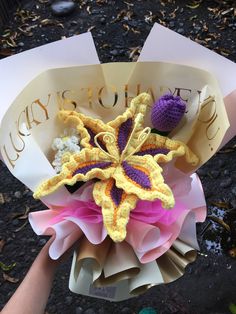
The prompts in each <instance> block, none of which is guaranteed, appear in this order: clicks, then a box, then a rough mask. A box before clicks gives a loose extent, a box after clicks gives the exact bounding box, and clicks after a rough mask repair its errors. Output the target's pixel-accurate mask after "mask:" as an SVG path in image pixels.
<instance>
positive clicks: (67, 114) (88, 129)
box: [58, 110, 113, 148]
mask: <svg viewBox="0 0 236 314" xmlns="http://www.w3.org/2000/svg"><path fill="white" fill-rule="evenodd" d="M58 117H59V119H60V120H62V121H63V122H64V123H72V124H73V125H75V126H76V128H77V131H78V133H79V135H80V138H81V141H80V145H81V146H83V147H86V148H91V147H95V145H94V141H93V139H94V136H95V135H97V134H98V133H100V132H113V129H112V128H111V127H109V126H108V125H106V124H105V123H103V122H102V121H101V120H99V119H93V118H91V117H88V116H85V115H84V114H82V113H79V112H76V111H69V110H61V111H60V112H59V114H58ZM103 144H104V143H103ZM101 145H102V144H101Z"/></svg>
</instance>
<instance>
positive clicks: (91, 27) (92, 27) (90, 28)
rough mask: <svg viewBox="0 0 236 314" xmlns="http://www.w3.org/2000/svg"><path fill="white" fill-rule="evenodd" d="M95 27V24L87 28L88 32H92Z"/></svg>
mask: <svg viewBox="0 0 236 314" xmlns="http://www.w3.org/2000/svg"><path fill="white" fill-rule="evenodd" d="M94 28H95V26H94V25H93V26H90V27H89V28H88V29H87V32H91V31H92V30H93V29H94Z"/></svg>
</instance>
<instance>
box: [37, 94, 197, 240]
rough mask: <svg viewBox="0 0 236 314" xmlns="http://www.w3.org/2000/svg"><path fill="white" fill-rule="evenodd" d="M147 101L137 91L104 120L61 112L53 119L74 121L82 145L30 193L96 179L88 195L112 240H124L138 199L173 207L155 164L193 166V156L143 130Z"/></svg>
mask: <svg viewBox="0 0 236 314" xmlns="http://www.w3.org/2000/svg"><path fill="white" fill-rule="evenodd" d="M150 101H151V98H150V96H149V95H148V94H146V93H143V94H140V95H139V96H137V97H136V98H134V99H133V100H132V102H131V105H130V107H129V108H128V109H127V110H126V111H125V112H124V113H123V114H122V115H120V116H118V117H117V118H116V119H114V120H113V121H110V122H109V123H107V124H105V123H103V122H102V121H101V120H98V119H93V118H91V117H87V116H85V115H83V114H81V113H77V112H74V111H61V112H60V113H59V117H60V118H61V119H62V120H63V121H64V122H73V123H76V124H77V131H78V133H79V135H80V138H81V142H80V145H81V146H83V147H84V148H83V149H82V150H81V152H80V153H74V154H73V155H71V156H70V159H69V161H68V162H65V163H64V165H63V167H62V171H61V173H60V174H59V175H57V176H55V177H53V178H51V179H49V180H47V181H45V182H43V183H42V184H41V185H40V186H39V188H38V189H37V190H36V191H35V194H34V196H35V197H36V198H39V197H42V196H45V195H47V194H49V193H52V192H54V191H55V190H56V189H58V188H59V187H60V186H62V185H64V184H68V185H74V184H75V183H76V182H77V181H88V180H91V179H94V178H97V179H99V180H100V181H98V182H96V183H95V185H94V189H93V197H94V200H95V202H96V204H97V205H99V206H101V208H102V215H103V222H104V225H105V227H106V229H107V232H108V234H109V235H110V237H111V238H112V239H113V240H114V241H115V242H119V241H123V240H124V239H125V237H126V225H127V222H128V220H129V213H130V211H131V210H132V209H133V208H134V207H135V206H136V203H137V201H138V200H139V199H141V200H148V201H153V200H156V199H159V200H160V201H161V204H162V206H163V207H164V208H171V207H173V206H174V203H175V202H174V197H173V194H172V191H171V189H170V188H169V187H168V185H167V184H165V183H164V179H163V177H162V174H161V172H162V168H161V167H160V165H159V163H160V162H164V163H165V162H168V161H170V160H172V159H173V158H174V157H178V156H184V155H185V158H186V160H187V162H190V163H192V164H194V165H195V164H197V162H198V158H197V157H196V156H195V155H194V154H193V153H192V152H191V151H190V150H189V149H188V147H187V146H186V145H185V144H183V143H181V142H177V141H173V140H171V139H168V138H167V137H163V136H160V135H157V134H150V132H151V129H150V128H149V127H146V128H144V114H145V112H146V109H147V107H148V105H149V104H150Z"/></svg>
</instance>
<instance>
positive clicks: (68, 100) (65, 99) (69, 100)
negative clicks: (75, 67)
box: [62, 90, 77, 110]
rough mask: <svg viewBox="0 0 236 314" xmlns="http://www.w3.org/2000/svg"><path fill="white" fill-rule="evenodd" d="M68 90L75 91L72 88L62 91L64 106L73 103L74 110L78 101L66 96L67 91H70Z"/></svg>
mask: <svg viewBox="0 0 236 314" xmlns="http://www.w3.org/2000/svg"><path fill="white" fill-rule="evenodd" d="M68 92H71V93H73V91H71V90H65V91H64V92H63V93H62V99H63V107H64V106H66V105H73V107H74V108H73V109H72V110H75V109H76V108H77V103H76V102H75V101H74V100H73V99H70V98H68V97H66V93H68ZM63 109H64V110H66V109H65V108H63Z"/></svg>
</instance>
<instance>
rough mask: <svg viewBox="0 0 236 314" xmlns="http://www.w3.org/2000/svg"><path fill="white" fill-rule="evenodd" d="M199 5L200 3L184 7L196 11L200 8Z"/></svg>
mask: <svg viewBox="0 0 236 314" xmlns="http://www.w3.org/2000/svg"><path fill="white" fill-rule="evenodd" d="M200 4H201V3H193V4H186V7H187V8H190V9H197V8H198V7H199V6H200Z"/></svg>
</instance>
